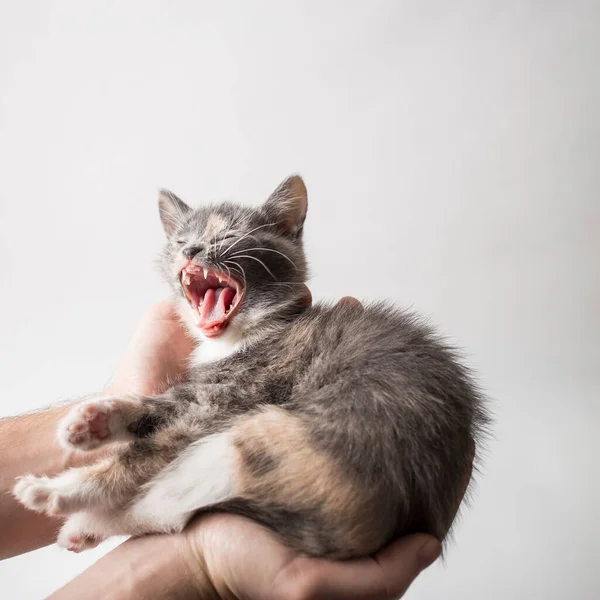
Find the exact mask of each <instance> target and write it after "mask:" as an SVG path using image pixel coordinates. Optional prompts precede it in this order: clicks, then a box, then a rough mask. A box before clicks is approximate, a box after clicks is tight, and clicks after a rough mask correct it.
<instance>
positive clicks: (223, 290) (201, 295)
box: [159, 175, 307, 339]
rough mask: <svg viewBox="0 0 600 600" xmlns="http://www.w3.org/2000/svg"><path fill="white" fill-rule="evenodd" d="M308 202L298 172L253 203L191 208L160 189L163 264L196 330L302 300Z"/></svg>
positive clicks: (250, 321) (235, 325)
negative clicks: (257, 203) (258, 203)
mask: <svg viewBox="0 0 600 600" xmlns="http://www.w3.org/2000/svg"><path fill="white" fill-rule="evenodd" d="M306 208H307V198H306V187H305V186H304V182H303V181H302V179H301V178H300V177H298V176H297V175H295V176H292V177H290V178H289V179H286V180H285V181H284V182H283V183H282V184H281V185H280V186H279V187H278V188H277V189H276V190H275V191H274V192H273V194H271V196H270V197H269V199H268V200H267V201H266V202H265V203H264V204H263V205H262V206H259V207H257V208H250V207H244V206H240V205H237V204H232V203H230V202H224V203H222V204H213V205H210V206H206V207H201V208H197V209H192V208H190V207H189V206H188V205H187V204H185V203H184V202H183V201H182V200H180V199H179V198H177V196H175V194H173V193H171V192H168V191H161V192H160V195H159V209H160V217H161V220H162V223H163V226H164V229H165V233H166V234H167V238H168V241H167V244H166V246H165V248H164V250H163V253H162V256H161V260H160V266H161V270H162V272H163V274H164V276H165V278H166V280H167V282H168V283H169V284H170V286H171V287H172V289H173V291H174V292H175V294H176V295H177V296H178V297H179V298H180V302H179V305H180V311H181V314H182V316H183V317H184V319H185V321H186V322H187V323H188V325H189V327H190V330H191V331H192V332H193V333H194V334H195V335H196V336H197V337H199V338H200V339H205V338H215V337H218V336H220V335H223V334H224V333H225V332H226V331H231V330H232V329H233V330H236V331H237V332H238V334H244V333H246V332H248V331H250V330H252V329H254V328H256V327H257V326H260V325H262V324H264V323H266V322H268V321H269V320H272V319H277V318H282V317H285V316H286V315H289V314H291V313H292V312H295V311H297V310H298V309H299V307H300V306H302V303H303V297H304V296H305V295H306V293H307V291H306V288H305V287H304V285H303V284H304V282H305V281H306V278H307V270H306V260H305V257H304V250H303V248H302V227H303V225H304V218H305V216H306Z"/></svg>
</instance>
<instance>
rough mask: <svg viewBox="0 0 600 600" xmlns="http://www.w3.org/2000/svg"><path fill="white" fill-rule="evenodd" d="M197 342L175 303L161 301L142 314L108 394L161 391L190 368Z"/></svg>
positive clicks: (142, 393)
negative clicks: (185, 325) (182, 322)
mask: <svg viewBox="0 0 600 600" xmlns="http://www.w3.org/2000/svg"><path fill="white" fill-rule="evenodd" d="M193 349H194V342H193V341H192V339H191V338H190V337H189V336H188V335H187V332H186V331H185V329H184V327H183V325H182V324H181V321H180V320H179V317H178V316H177V313H176V312H175V307H174V305H173V303H172V302H171V301H169V300H161V301H160V302H156V303H155V304H153V305H152V306H151V307H150V308H148V310H147V311H146V312H145V313H144V315H143V316H142V318H141V320H140V322H139V323H138V326H137V328H136V330H135V332H134V334H133V337H132V338H131V340H130V342H129V345H128V347H127V350H126V351H125V356H124V357H123V359H122V360H121V363H120V365H119V369H118V371H117V374H116V376H115V378H114V380H113V381H112V382H111V383H110V384H109V385H108V387H107V388H106V390H105V393H107V394H111V395H113V394H114V395H119V394H139V395H144V396H150V395H153V394H157V393H160V392H162V391H164V390H165V389H166V388H168V387H169V386H170V385H172V383H173V382H175V381H177V380H178V379H180V378H181V377H182V376H183V375H185V372H186V370H187V363H188V359H189V356H190V354H191V352H192V350H193Z"/></svg>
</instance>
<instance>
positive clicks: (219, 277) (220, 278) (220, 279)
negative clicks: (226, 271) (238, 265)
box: [217, 275, 223, 283]
mask: <svg viewBox="0 0 600 600" xmlns="http://www.w3.org/2000/svg"><path fill="white" fill-rule="evenodd" d="M217 278H218V280H219V283H221V282H222V281H223V278H222V277H221V276H220V275H217Z"/></svg>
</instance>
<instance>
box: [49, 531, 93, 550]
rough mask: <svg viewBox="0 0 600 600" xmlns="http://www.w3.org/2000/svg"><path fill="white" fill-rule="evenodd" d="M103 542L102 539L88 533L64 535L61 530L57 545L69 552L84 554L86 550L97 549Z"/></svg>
mask: <svg viewBox="0 0 600 600" xmlns="http://www.w3.org/2000/svg"><path fill="white" fill-rule="evenodd" d="M101 541H102V538H99V537H96V536H95V535H91V534H88V533H83V532H79V533H76V532H70V533H68V532H67V533H63V532H62V530H61V532H60V533H59V534H58V538H57V540H56V543H57V544H58V545H59V546H61V547H62V548H66V549H67V550H68V551H69V552H83V551H84V550H90V549H91V548H95V547H96V546H97V545H98V544H99V543H100V542H101Z"/></svg>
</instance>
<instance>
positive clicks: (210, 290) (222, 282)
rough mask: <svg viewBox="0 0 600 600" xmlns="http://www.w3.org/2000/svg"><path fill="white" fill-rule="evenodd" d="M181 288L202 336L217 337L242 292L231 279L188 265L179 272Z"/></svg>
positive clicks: (237, 283) (242, 295)
mask: <svg viewBox="0 0 600 600" xmlns="http://www.w3.org/2000/svg"><path fill="white" fill-rule="evenodd" d="M179 278H180V281H181V288H182V289H183V293H184V294H185V297H186V299H187V301H188V303H189V305H190V307H191V308H192V311H194V315H195V316H196V325H197V326H198V327H199V328H200V329H201V330H202V333H203V334H204V335H205V336H206V337H210V338H212V337H217V336H218V335H221V333H223V331H224V330H225V328H226V327H227V325H228V323H229V321H230V319H231V317H233V315H234V314H235V313H236V312H237V310H238V309H239V307H240V304H241V303H242V301H243V299H244V296H245V295H246V291H245V289H244V286H243V285H242V284H241V283H240V282H239V281H236V280H235V279H233V278H232V277H230V276H228V275H225V274H224V273H219V272H217V271H212V270H211V269H208V268H206V267H199V266H197V265H193V264H191V263H190V264H188V265H187V266H186V267H184V268H183V269H182V270H181V272H180V273H179Z"/></svg>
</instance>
